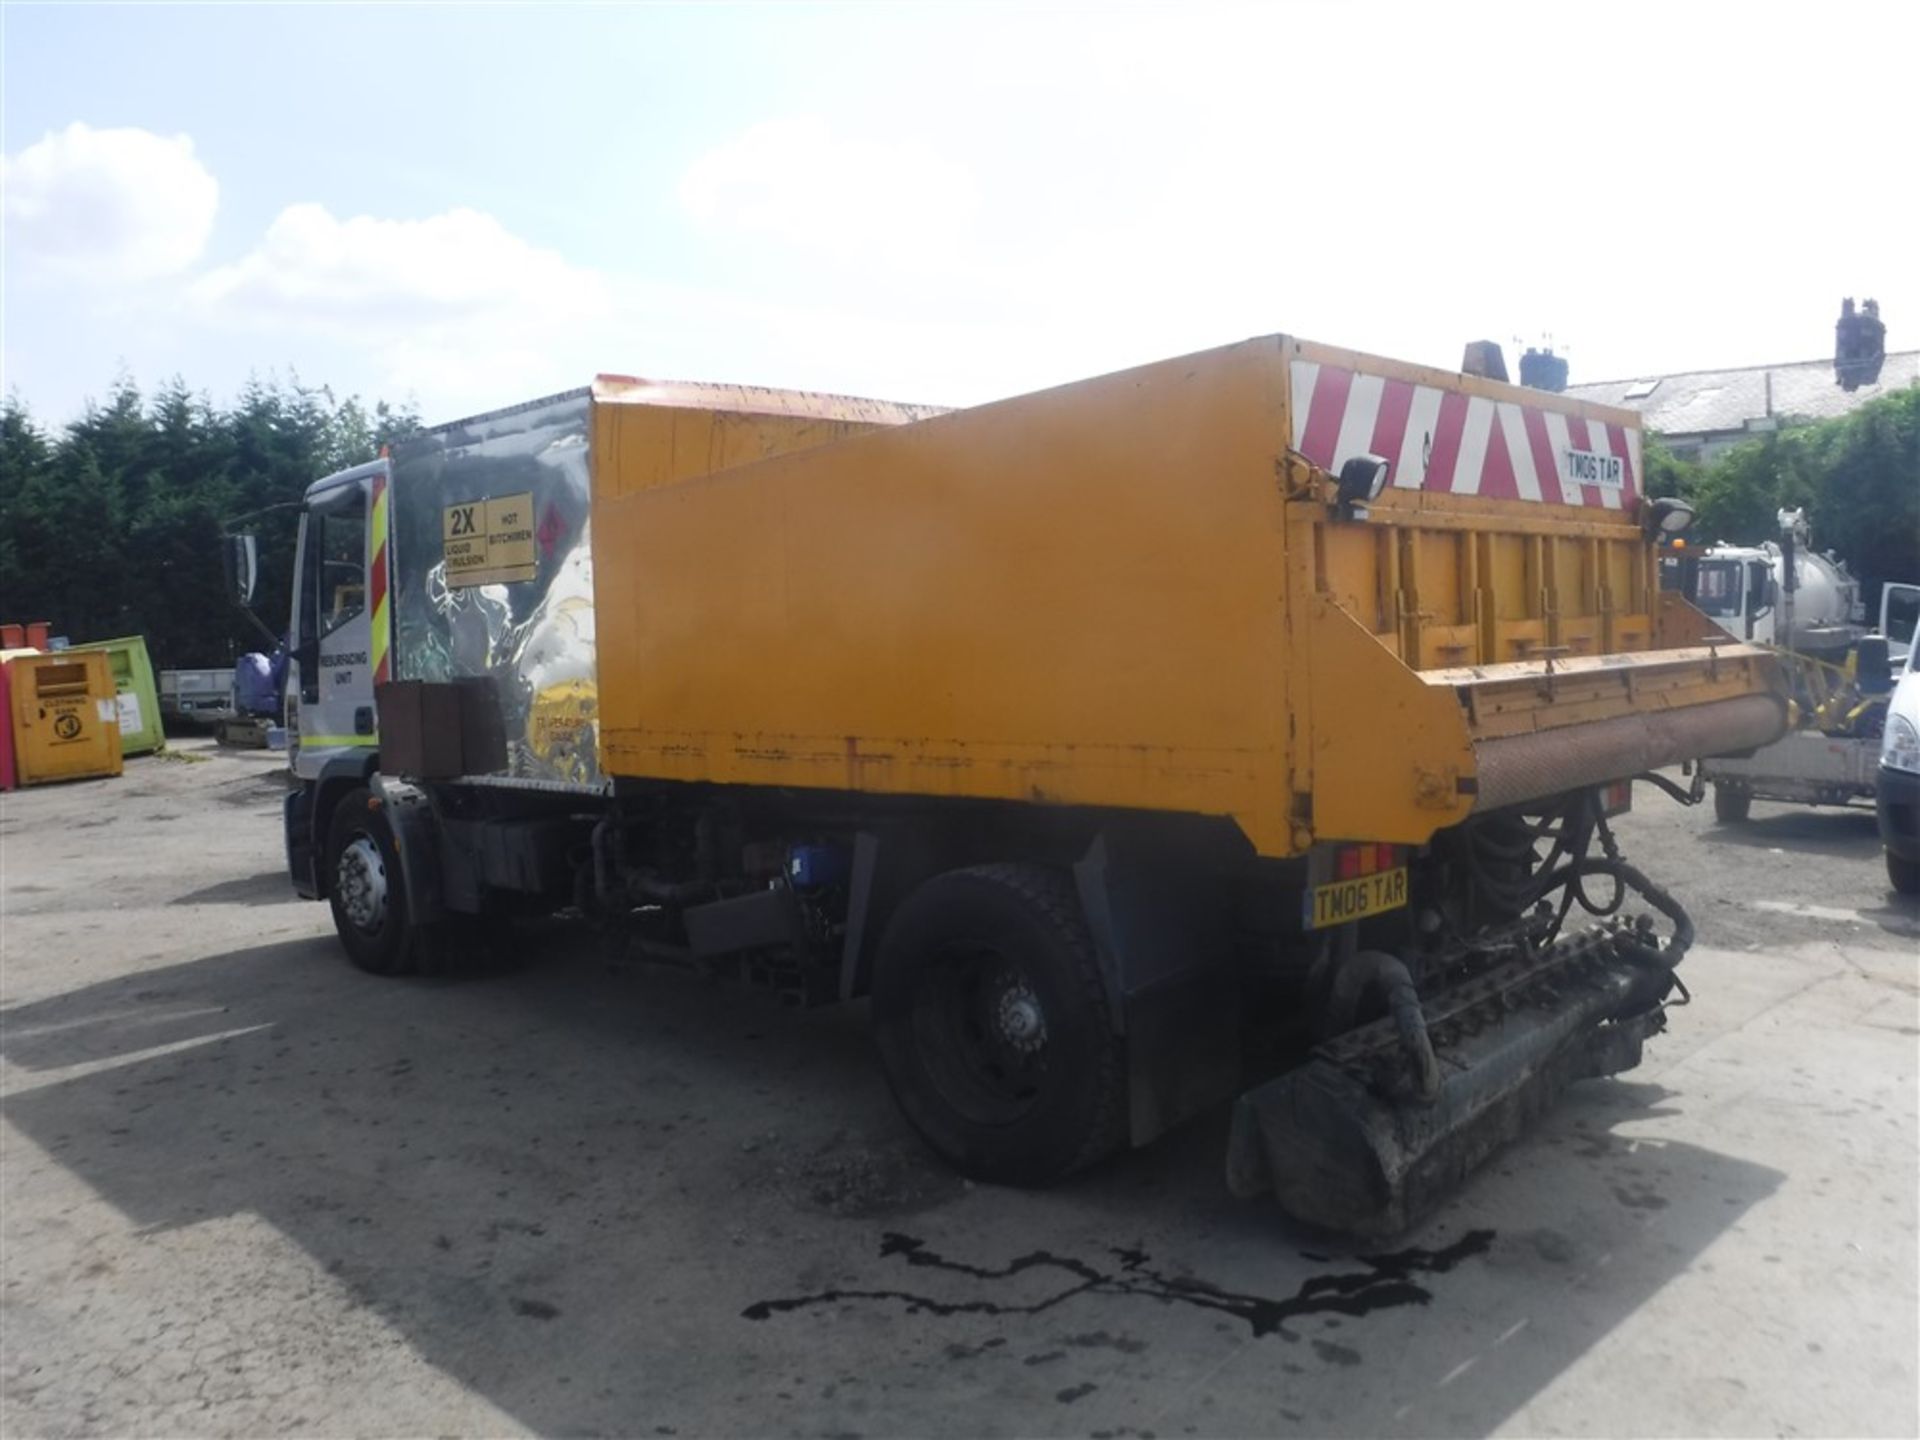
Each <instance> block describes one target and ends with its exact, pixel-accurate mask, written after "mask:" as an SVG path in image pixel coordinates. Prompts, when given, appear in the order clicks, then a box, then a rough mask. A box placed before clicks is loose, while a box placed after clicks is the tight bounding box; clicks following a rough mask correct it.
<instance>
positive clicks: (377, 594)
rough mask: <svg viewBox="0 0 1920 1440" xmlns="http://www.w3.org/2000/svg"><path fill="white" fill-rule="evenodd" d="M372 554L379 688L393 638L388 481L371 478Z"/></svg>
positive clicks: (370, 588) (386, 675)
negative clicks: (388, 535)
mask: <svg viewBox="0 0 1920 1440" xmlns="http://www.w3.org/2000/svg"><path fill="white" fill-rule="evenodd" d="M368 542H369V545H370V547H371V549H372V550H373V560H372V563H371V565H370V566H369V568H368V575H367V594H368V596H369V597H370V598H371V599H372V601H373V606H372V610H373V638H372V644H371V646H370V649H371V651H372V656H373V683H374V684H376V685H379V684H381V683H383V682H384V681H387V680H390V679H392V678H393V675H392V665H391V664H390V663H389V656H388V653H387V651H388V646H389V644H390V642H391V640H392V637H393V627H392V624H391V623H390V622H391V616H390V614H389V607H388V605H387V477H386V476H385V475H376V476H374V477H373V519H372V524H371V527H370V532H369V535H368Z"/></svg>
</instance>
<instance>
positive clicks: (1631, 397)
mask: <svg viewBox="0 0 1920 1440" xmlns="http://www.w3.org/2000/svg"><path fill="white" fill-rule="evenodd" d="M1916 385H1920V350H1902V351H1899V352H1898V353H1894V354H1889V355H1888V356H1887V358H1886V362H1885V363H1884V364H1883V365H1882V366H1881V367H1880V381H1879V383H1878V384H1876V385H1862V386H1861V387H1860V388H1859V389H1858V390H1855V391H1853V392H1851V393H1849V392H1847V391H1845V390H1842V389H1841V388H1840V387H1839V386H1838V385H1837V384H1835V383H1834V379H1833V361H1832V360H1798V361H1794V362H1792V363H1790V364H1786V365H1752V366H1748V367H1746V368H1744V369H1739V370H1693V371H1689V372H1687V373H1685V374H1682V375H1649V376H1645V377H1642V378H1641V379H1638V380H1603V381H1599V382H1597V383H1595V384H1592V385H1569V386H1568V387H1567V394H1569V395H1574V396H1578V397H1579V398H1580V399H1582V400H1593V401H1597V402H1598V403H1600V404H1603V405H1624V406H1625V407H1626V408H1627V409H1629V410H1638V411H1639V412H1640V416H1641V419H1642V420H1644V421H1645V423H1646V426H1647V428H1648V429H1649V430H1657V431H1658V432H1660V433H1661V434H1662V435H1711V434H1724V433H1727V432H1732V431H1740V430H1745V429H1746V428H1747V423H1748V422H1749V421H1751V420H1763V419H1765V418H1767V417H1768V416H1777V417H1778V418H1780V419H1781V420H1830V419H1832V418H1833V417H1834V416H1836V415H1845V414H1846V413H1847V412H1848V411H1850V410H1854V409H1857V408H1859V407H1860V406H1862V405H1864V404H1866V403H1867V401H1869V400H1873V399H1877V398H1878V397H1879V396H1882V395H1890V394H1892V393H1894V392H1895V391H1897V390H1904V389H1907V388H1909V387H1912V386H1916Z"/></svg>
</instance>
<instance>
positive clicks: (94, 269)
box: [0, 121, 220, 284]
mask: <svg viewBox="0 0 1920 1440" xmlns="http://www.w3.org/2000/svg"><path fill="white" fill-rule="evenodd" d="M0 195H3V196H4V199H3V200H0V213H4V215H5V218H6V238H7V249H8V251H9V252H10V253H12V254H14V255H18V256H20V257H23V258H25V259H28V260H30V261H31V262H33V263H34V264H36V265H37V266H39V267H41V268H43V269H45V270H47V271H52V272H55V273H59V274H64V275H69V276H73V277H76V278H85V279H87V280H90V281H92V282H94V283H96V284H101V283H105V284H114V283H124V282H127V281H137V280H150V279H154V278H157V277H159V276H163V275H172V274H176V273H178V272H180V271H182V270H185V269H186V268H187V267H188V266H190V265H192V264H193V263H194V261H196V260H197V259H199V258H200V252H201V251H202V250H203V249H204V248H205V247H206V243H207V236H208V235H209V234H210V233H211V232H212V230H213V217H214V212H215V210H216V209H218V207H219V203H220V186H219V184H218V183H217V182H216V181H215V180H214V178H213V176H212V175H211V174H209V173H208V172H207V169H206V167H205V166H203V165H202V164H201V163H200V161H199V159H198V158H197V157H196V156H195V155H194V153H193V141H192V139H191V138H189V137H188V136H185V135H174V136H171V137H169V136H164V135H156V134H154V133H153V132H152V131H150V130H132V129H125V130H96V129H94V128H93V127H92V126H90V125H85V124H82V123H80V122H79V121H75V122H74V123H73V124H71V125H69V126H67V128H66V129H64V130H60V131H55V132H50V133H49V134H47V135H46V136H44V137H43V138H42V139H40V140H39V141H38V142H36V143H35V144H32V145H29V146H28V147H27V148H26V149H25V150H22V151H21V152H20V153H19V154H17V155H10V156H5V157H0Z"/></svg>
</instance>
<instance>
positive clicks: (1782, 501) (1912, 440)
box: [1647, 390, 1920, 611]
mask: <svg viewBox="0 0 1920 1440" xmlns="http://www.w3.org/2000/svg"><path fill="white" fill-rule="evenodd" d="M1649 448H1650V450H1651V448H1652V447H1649ZM1668 459H1669V460H1670V461H1671V456H1669V457H1668ZM1672 465H1673V466H1674V467H1677V468H1675V469H1672V470H1669V471H1667V472H1665V475H1664V477H1663V478H1664V479H1665V480H1666V481H1667V482H1669V483H1674V484H1677V485H1678V487H1679V488H1678V493H1679V494H1681V495H1682V496H1684V497H1685V498H1686V499H1687V500H1688V501H1689V502H1690V503H1691V504H1692V505H1693V507H1694V510H1695V512H1696V514H1697V515H1698V517H1699V519H1698V520H1697V521H1696V523H1695V527H1694V528H1695V532H1696V533H1697V534H1698V535H1699V536H1700V537H1701V538H1702V539H1703V540H1707V541H1713V540H1725V541H1728V542H1730V543H1733V544H1740V545H1757V544H1759V543H1760V542H1761V541H1763V540H1772V539H1776V538H1777V537H1778V535H1779V524H1778V521H1777V519H1776V516H1777V515H1778V513H1779V511H1781V510H1782V509H1795V508H1799V507H1804V508H1805V509H1806V512H1807V516H1808V519H1809V520H1810V521H1811V523H1812V526H1813V536H1814V542H1815V544H1816V545H1817V546H1818V548H1820V549H1821V550H1832V551H1833V552H1834V553H1835V554H1837V555H1839V556H1840V558H1841V559H1843V560H1845V561H1846V562H1847V565H1848V568H1849V569H1851V570H1852V571H1853V573H1854V574H1855V575H1856V576H1858V577H1859V578H1860V580H1861V583H1862V591H1863V594H1864V596H1865V599H1866V601H1867V605H1868V608H1869V610H1870V611H1872V610H1874V609H1875V607H1876V606H1877V602H1878V597H1879V592H1880V586H1881V585H1882V584H1883V583H1885V582H1887V581H1889V580H1920V390H1902V391H1899V392H1897V393H1895V394H1892V395H1884V396H1881V397H1880V398H1879V399H1877V400H1872V401H1869V402H1868V403H1867V404H1865V405H1862V406H1861V407H1860V408H1859V409H1857V410H1855V411H1853V412H1852V413H1850V414H1847V415H1843V416H1840V417H1839V418H1837V419H1833V420H1821V421H1817V422H1815V423H1813V424H1809V425H1796V426H1791V427H1789V428H1787V429H1783V430H1778V431H1775V432H1773V433H1771V434H1769V435H1766V436H1764V437H1762V438H1760V439H1757V440H1750V441H1748V442H1746V443H1745V444H1743V445H1737V446H1735V447H1734V448H1733V449H1732V450H1729V451H1728V452H1727V453H1726V454H1724V455H1722V456H1721V457H1720V458H1719V459H1717V460H1715V461H1713V462H1712V463H1711V464H1708V465H1706V466H1697V467H1691V473H1689V470H1688V467H1686V466H1685V464H1684V462H1679V461H1672ZM1647 475H1648V485H1649V490H1650V493H1659V492H1658V491H1655V490H1653V486H1654V485H1655V483H1656V471H1655V468H1654V462H1653V461H1652V460H1651V459H1649V460H1648V463H1647Z"/></svg>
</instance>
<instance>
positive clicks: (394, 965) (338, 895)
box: [323, 789, 413, 975]
mask: <svg viewBox="0 0 1920 1440" xmlns="http://www.w3.org/2000/svg"><path fill="white" fill-rule="evenodd" d="M323 863H324V864H325V865H326V874H327V899H328V901H329V902H330V903H331V904H332V906H333V926H334V929H335V930H337V931H339V933H340V943H341V944H342V945H343V946H345V947H346V951H347V955H348V956H349V957H350V958H351V959H352V961H353V963H354V964H355V965H358V966H359V967H360V968H361V969H362V970H366V971H370V972H372V973H373V974H375V975H399V974H404V973H405V972H407V971H408V970H410V969H412V968H413V966H412V959H413V945H412V943H411V940H412V937H411V936H410V935H409V934H408V928H407V894H406V887H405V885H403V884H402V883H401V876H400V853H399V850H398V848H397V847H396V846H395V845H394V843H393V829H392V827H391V826H389V825H388V824H387V817H386V815H385V813H384V812H383V811H382V809H381V805H380V801H379V799H378V797H376V796H375V795H374V794H373V792H372V791H370V790H365V789H360V790H354V791H353V792H351V793H350V794H348V795H346V796H344V797H342V799H341V801H340V803H339V804H338V805H336V806H335V807H334V810H333V818H332V819H331V820H329V821H328V823H327V848H326V854H325V857H324V860H323Z"/></svg>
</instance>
